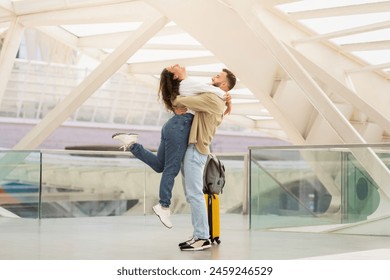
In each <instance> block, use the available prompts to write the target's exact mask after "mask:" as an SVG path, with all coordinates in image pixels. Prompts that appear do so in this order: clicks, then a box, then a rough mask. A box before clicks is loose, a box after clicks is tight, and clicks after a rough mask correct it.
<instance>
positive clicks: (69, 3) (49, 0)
mask: <svg viewBox="0 0 390 280" xmlns="http://www.w3.org/2000/svg"><path fill="white" fill-rule="evenodd" d="M2 1H3V0H2ZM6 1H8V0H6ZM131 1H133V0H127V1H123V0H18V1H12V2H13V3H12V4H13V7H14V9H15V12H16V13H17V14H19V15H23V14H33V13H37V12H42V11H45V12H47V11H55V10H62V9H64V8H68V9H74V8H91V7H95V6H108V5H112V4H118V3H123V2H131Z"/></svg>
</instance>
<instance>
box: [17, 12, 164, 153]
mask: <svg viewBox="0 0 390 280" xmlns="http://www.w3.org/2000/svg"><path fill="white" fill-rule="evenodd" d="M166 22H167V20H166V18H164V17H161V16H159V17H155V18H154V20H151V21H149V22H146V23H144V24H143V25H142V26H141V27H140V28H139V29H138V30H137V32H136V33H135V34H134V36H132V37H130V38H128V39H127V40H126V41H125V42H123V44H122V45H121V46H119V47H118V48H117V49H116V50H115V51H114V52H112V53H111V54H110V55H109V56H108V57H107V58H106V59H105V60H104V61H103V62H102V63H101V64H100V65H99V66H98V67H97V68H96V69H95V70H94V71H93V72H92V73H91V74H90V75H89V76H88V77H87V78H86V79H85V80H84V81H82V82H81V83H80V85H79V86H78V87H77V88H75V89H74V90H73V91H72V92H71V93H70V94H69V95H68V96H66V97H65V98H64V100H63V101H62V102H61V103H60V104H58V105H57V106H56V107H55V108H54V109H53V110H52V111H50V113H48V114H47V115H46V117H45V118H44V119H43V120H42V121H41V122H40V123H39V124H38V125H36V126H35V127H34V128H33V129H32V130H31V131H30V132H29V133H28V134H27V135H26V136H25V137H24V138H23V139H22V140H21V141H19V143H17V144H16V145H15V146H14V149H16V150H18V149H19V150H20V149H34V148H36V147H37V146H38V145H39V144H40V143H42V142H43V141H44V140H45V139H46V137H48V136H49V135H50V134H51V133H52V132H53V131H54V130H55V129H56V128H57V127H58V126H60V125H61V124H62V123H63V122H64V121H65V120H66V119H67V118H68V117H69V116H70V115H71V114H72V113H73V112H74V111H75V110H76V109H77V108H78V107H79V106H80V105H81V104H83V103H84V101H85V100H86V99H88V98H89V97H90V96H91V95H92V94H93V93H94V92H95V91H96V89H98V88H99V87H100V86H101V85H102V84H103V83H104V82H105V81H106V80H107V79H108V78H109V77H111V76H112V75H113V74H114V73H115V72H116V71H117V70H118V69H119V68H120V67H121V66H122V65H123V64H124V63H126V61H127V59H128V58H129V57H130V56H132V55H133V54H134V53H135V52H136V51H137V50H138V49H139V48H140V47H141V46H142V45H144V44H145V42H146V41H148V40H149V39H150V38H151V37H152V36H153V35H154V34H155V33H157V32H158V31H159V30H161V28H163V27H164V25H165V24H166Z"/></svg>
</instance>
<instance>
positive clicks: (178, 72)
mask: <svg viewBox="0 0 390 280" xmlns="http://www.w3.org/2000/svg"><path fill="white" fill-rule="evenodd" d="M165 69H167V71H168V72H170V73H172V74H173V78H174V79H175V80H176V79H179V80H180V81H182V80H184V79H185V78H187V71H186V68H185V67H181V66H180V65H179V64H175V65H172V66H168V67H167V68H165Z"/></svg>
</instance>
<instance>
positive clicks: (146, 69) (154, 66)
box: [128, 56, 222, 75]
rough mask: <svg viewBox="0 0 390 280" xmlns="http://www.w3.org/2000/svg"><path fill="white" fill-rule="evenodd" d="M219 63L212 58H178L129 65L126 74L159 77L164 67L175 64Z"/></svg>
mask: <svg viewBox="0 0 390 280" xmlns="http://www.w3.org/2000/svg"><path fill="white" fill-rule="evenodd" d="M220 62H221V61H220V60H219V59H217V58H216V57H214V56H204V57H191V58H180V59H170V60H161V61H153V62H139V63H132V64H130V65H129V66H128V72H129V73H133V74H149V73H150V74H155V75H159V74H160V73H161V71H162V70H163V69H164V68H165V67H167V66H169V65H172V64H175V63H178V64H181V65H183V66H194V65H203V64H212V63H220ZM221 70H222V69H221Z"/></svg>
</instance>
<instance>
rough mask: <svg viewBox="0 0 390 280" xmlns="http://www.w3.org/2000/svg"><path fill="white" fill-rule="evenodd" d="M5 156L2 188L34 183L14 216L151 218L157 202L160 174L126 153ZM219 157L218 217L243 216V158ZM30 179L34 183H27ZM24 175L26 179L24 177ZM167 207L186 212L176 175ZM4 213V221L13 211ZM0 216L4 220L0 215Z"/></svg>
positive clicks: (50, 152) (54, 152)
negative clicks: (28, 200)
mask: <svg viewBox="0 0 390 280" xmlns="http://www.w3.org/2000/svg"><path fill="white" fill-rule="evenodd" d="M6 154H8V152H5V151H4V152H3V157H4V155H6ZM9 154H11V155H12V162H13V163H14V165H13V166H12V168H8V175H7V176H6V177H5V179H4V181H3V182H4V183H3V185H5V186H6V183H7V180H8V181H10V180H13V181H14V182H24V183H26V182H28V183H29V184H32V182H34V184H35V186H34V190H35V192H34V203H35V204H34V207H32V206H29V208H28V207H26V205H25V204H20V203H19V204H18V207H19V208H20V209H23V211H22V212H23V213H22V212H21V211H19V212H20V215H18V216H20V217H24V218H65V217H93V216H119V215H145V214H152V206H153V205H155V204H157V203H158V201H159V184H160V178H161V174H160V173H156V172H154V171H153V170H152V169H151V168H150V167H148V166H147V165H145V164H144V163H143V162H141V161H140V160H138V159H136V158H135V157H133V156H132V154H131V153H129V152H106V151H85V150H73V151H71V150H43V151H40V152H34V153H31V155H30V154H29V153H26V152H9ZM16 155H21V156H19V157H17V156H16ZM27 155H30V156H28V157H27ZM219 157H220V159H221V160H222V161H223V163H224V164H225V168H226V174H227V178H226V185H225V188H224V192H223V194H221V199H220V203H221V213H242V212H244V211H247V210H246V209H247V203H246V198H247V181H246V176H245V175H244V174H247V172H244V170H245V168H246V166H247V163H246V161H245V160H246V158H247V157H246V156H245V155H242V154H241V155H220V156H219ZM2 162H4V166H5V165H6V161H4V160H3V161H2ZM8 163H9V161H8ZM8 165H9V164H8ZM32 167H34V168H32ZM2 169H4V168H2ZM27 169H28V172H27ZM3 171H4V170H3ZM11 171H12V172H11ZM3 173H6V172H5V171H4V172H3ZM33 174H34V175H35V177H34V180H35V181H32V179H31V178H30V177H32V175H33ZM27 175H28V176H29V180H27V179H26V178H25V177H26V176H27ZM39 190H40V191H41V192H39ZM29 195H30V194H29ZM30 196H31V195H30ZM171 203H172V204H171V207H170V208H171V211H172V212H173V214H189V213H190V209H189V206H188V204H187V202H186V199H185V195H184V191H183V185H182V178H181V175H180V174H179V175H178V176H177V177H176V179H175V185H174V189H173V197H172V200H171ZM3 212H5V210H4V211H3ZM8 214H9V216H10V215H12V214H13V212H12V211H10V212H9V213H8ZM0 216H4V215H2V213H0ZM15 217H17V216H16V215H15Z"/></svg>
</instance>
